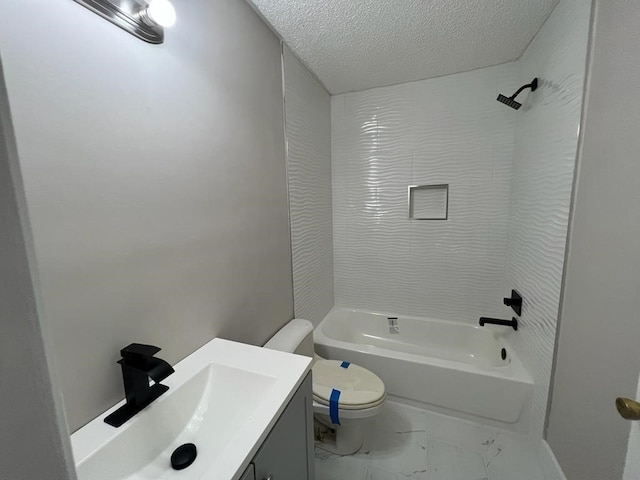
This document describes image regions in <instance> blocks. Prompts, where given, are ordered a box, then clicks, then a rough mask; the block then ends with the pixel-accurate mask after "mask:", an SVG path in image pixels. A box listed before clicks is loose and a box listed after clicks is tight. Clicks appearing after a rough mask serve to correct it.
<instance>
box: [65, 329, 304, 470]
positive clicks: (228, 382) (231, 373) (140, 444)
mask: <svg viewBox="0 0 640 480" xmlns="http://www.w3.org/2000/svg"><path fill="white" fill-rule="evenodd" d="M310 363H311V359H310V358H306V357H301V356H297V355H291V354H287V353H282V352H277V351H273V350H267V349H262V348H259V347H253V346H250V345H244V344H241V343H235V342H230V341H227V340H221V339H215V340H213V341H211V342H209V343H208V344H206V345H205V346H204V347H202V348H200V349H199V350H198V351H196V352H194V353H193V354H192V355H190V356H189V357H187V358H185V359H184V360H183V361H182V362H180V363H178V364H177V365H176V366H175V367H174V368H175V373H174V374H173V375H171V376H170V377H168V378H167V379H166V380H165V381H164V382H162V383H163V384H165V385H167V386H169V391H168V392H166V393H165V394H164V395H162V396H161V397H160V398H158V399H157V400H156V401H155V402H154V403H152V404H151V405H150V406H148V407H147V408H146V409H144V410H143V411H142V412H140V413H139V414H138V415H136V416H135V417H133V418H132V419H131V420H129V421H128V422H127V423H125V424H124V425H123V426H122V427H120V428H114V427H111V426H109V425H107V424H106V423H104V418H105V417H106V416H107V415H109V414H110V413H111V412H113V411H114V410H116V409H117V408H118V407H120V406H121V405H122V404H123V403H124V402H121V403H119V404H118V405H116V406H114V407H113V408H112V409H110V410H108V411H107V412H105V413H104V414H103V415H101V416H100V417H98V418H97V419H95V420H93V421H92V422H91V423H89V424H87V425H86V426H85V427H83V428H81V429H80V430H78V431H77V432H76V433H74V434H73V435H72V436H71V443H72V447H73V453H74V457H75V460H76V469H77V472H78V479H79V480H125V479H126V480H159V479H181V480H195V479H207V480H213V479H215V480H234V479H236V478H239V476H240V474H241V473H242V472H243V471H244V469H245V468H246V467H247V466H248V464H249V462H250V461H251V459H252V458H253V456H254V455H255V453H256V452H257V450H258V448H259V447H260V445H261V444H262V442H263V441H264V439H265V438H266V436H267V434H268V432H269V431H270V429H271V427H272V426H273V424H274V423H275V421H276V420H277V418H278V416H279V415H280V413H282V411H283V410H284V408H285V407H286V405H287V403H288V402H289V400H290V399H291V397H292V396H293V394H294V393H295V391H296V389H297V387H298V385H299V384H300V383H301V382H302V380H303V379H304V377H305V376H306V374H307V372H308V371H309V368H310ZM184 443H194V444H195V445H196V447H197V449H198V457H197V459H196V461H195V462H194V463H193V464H192V465H191V466H190V467H188V468H186V469H184V470H179V471H177V470H173V469H172V468H171V464H170V457H171V453H172V452H173V451H174V450H175V449H176V448H177V447H178V446H180V445H182V444H184Z"/></svg>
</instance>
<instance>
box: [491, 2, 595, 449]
mask: <svg viewBox="0 0 640 480" xmlns="http://www.w3.org/2000/svg"><path fill="white" fill-rule="evenodd" d="M590 15H591V2H585V1H583V0H562V1H561V2H560V3H559V4H558V7H557V8H556V10H555V11H554V12H553V13H552V14H551V16H550V17H549V19H548V20H547V23H545V25H544V26H543V27H542V29H541V30H540V32H539V34H538V35H537V36H536V37H535V39H534V40H533V42H532V43H531V45H530V46H529V47H528V48H527V50H526V52H525V53H524V55H523V57H522V58H521V60H520V69H521V71H520V83H528V82H530V81H531V80H532V79H533V78H534V77H538V78H539V82H540V86H539V88H538V90H537V91H536V92H534V93H533V94H530V95H529V96H528V97H523V98H527V99H526V101H525V102H524V103H523V106H522V108H521V110H520V111H523V113H522V114H520V113H519V114H518V122H517V125H516V136H515V150H514V156H513V170H512V177H513V180H512V187H511V188H512V196H511V202H510V211H509V217H510V228H509V242H508V248H507V268H506V276H505V282H504V284H503V285H504V287H503V290H510V289H511V288H515V289H516V290H518V291H519V293H520V294H522V296H523V299H524V301H523V307H522V317H521V320H520V328H519V329H518V334H517V335H515V336H514V337H513V340H512V344H513V347H514V348H515V349H516V350H517V352H518V356H519V357H520V358H521V359H522V361H523V362H524V364H525V365H526V366H527V369H528V370H529V372H530V373H531V375H532V377H533V379H534V383H535V387H534V398H533V405H532V416H531V419H532V420H531V435H532V436H533V437H537V438H540V437H541V436H542V432H543V429H544V421H545V416H546V410H547V400H548V396H549V383H550V379H551V370H552V363H553V352H554V346H555V336H556V327H557V319H558V311H559V302H560V291H561V287H562V273H563V266H564V256H565V247H566V238H567V227H568V223H569V210H570V204H571V192H572V188H573V177H574V170H575V163H576V155H577V145H578V132H579V130H580V115H581V111H582V97H583V88H584V87H583V85H584V74H585V63H586V55H587V39H588V35H589V21H590Z"/></svg>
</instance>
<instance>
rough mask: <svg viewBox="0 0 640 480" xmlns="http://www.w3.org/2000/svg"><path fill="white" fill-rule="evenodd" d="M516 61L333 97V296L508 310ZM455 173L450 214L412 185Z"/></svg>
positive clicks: (364, 304) (454, 312) (425, 309)
mask: <svg viewBox="0 0 640 480" xmlns="http://www.w3.org/2000/svg"><path fill="white" fill-rule="evenodd" d="M517 82H518V70H517V66H516V64H506V65H501V66H498V67H491V68H486V69H482V70H476V71H473V72H468V73H462V74H456V75H451V76H448V77H442V78H437V79H430V80H425V81H420V82H413V83H406V84H401V85H396V86H391V87H383V88H377V89H373V90H367V91H362V92H354V93H348V94H344V95H338V96H334V97H332V169H333V212H334V258H335V267H334V268H335V301H336V305H340V306H348V307H359V308H366V309H372V310H380V311H387V312H393V313H406V314H415V315H423V316H432V317H437V318H447V319H454V320H460V321H465V322H470V323H473V322H477V320H478V318H479V317H480V316H482V315H495V314H497V313H499V312H501V311H502V310H501V298H502V297H503V293H504V292H503V291H502V287H503V276H504V267H505V252H506V248H507V228H508V215H509V193H510V182H511V163H512V154H513V151H512V149H513V138H514V128H515V120H516V114H515V111H513V110H510V109H508V108H506V107H504V106H502V105H500V104H499V103H498V102H496V100H495V98H496V96H497V94H498V92H503V91H508V90H510V89H513V88H514V86H516V84H517ZM442 183H445V184H449V220H447V221H430V220H423V221H415V220H408V218H407V216H408V206H407V187H408V185H412V184H418V185H422V184H442Z"/></svg>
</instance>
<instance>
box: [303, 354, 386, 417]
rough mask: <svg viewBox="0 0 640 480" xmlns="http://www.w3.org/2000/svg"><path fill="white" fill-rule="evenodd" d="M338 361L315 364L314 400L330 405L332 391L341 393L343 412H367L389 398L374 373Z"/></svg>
mask: <svg viewBox="0 0 640 480" xmlns="http://www.w3.org/2000/svg"><path fill="white" fill-rule="evenodd" d="M342 365H343V362H339V361H337V360H317V361H316V362H315V363H314V365H313V399H314V401H315V402H317V403H318V404H320V405H325V406H326V405H329V399H330V398H331V392H332V391H333V390H334V389H335V390H339V391H340V398H339V400H338V406H339V408H340V409H341V410H343V411H344V410H367V409H372V408H374V407H377V406H379V405H381V404H382V403H383V402H384V400H385V397H386V394H385V388H384V382H383V381H382V380H381V379H380V377H378V376H377V375H376V374H375V373H373V372H371V371H370V370H367V369H366V368H363V367H360V366H358V365H354V364H346V365H348V367H347V368H344V367H343V366H342Z"/></svg>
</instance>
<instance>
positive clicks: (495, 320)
mask: <svg viewBox="0 0 640 480" xmlns="http://www.w3.org/2000/svg"><path fill="white" fill-rule="evenodd" d="M485 323H491V324H493V325H504V326H505V327H511V328H513V329H514V330H518V320H517V319H516V318H515V317H513V318H512V319H511V320H500V319H499V318H489V317H480V326H481V327H484V324H485Z"/></svg>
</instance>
